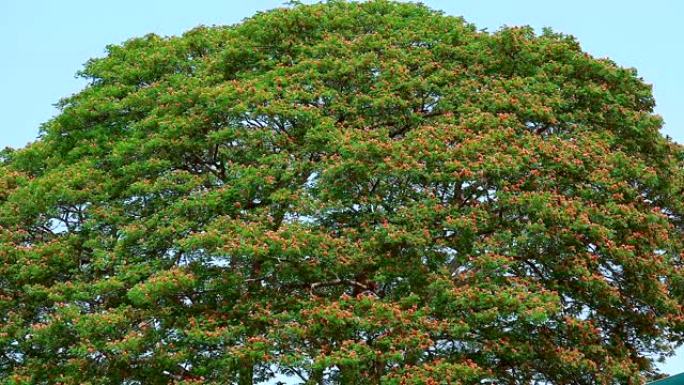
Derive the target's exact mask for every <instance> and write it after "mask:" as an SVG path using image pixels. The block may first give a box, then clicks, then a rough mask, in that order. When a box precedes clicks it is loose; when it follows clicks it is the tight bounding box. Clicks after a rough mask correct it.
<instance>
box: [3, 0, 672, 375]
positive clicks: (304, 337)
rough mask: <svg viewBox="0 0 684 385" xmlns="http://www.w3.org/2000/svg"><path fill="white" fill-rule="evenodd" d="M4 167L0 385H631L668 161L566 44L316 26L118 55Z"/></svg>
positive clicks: (661, 254)
mask: <svg viewBox="0 0 684 385" xmlns="http://www.w3.org/2000/svg"><path fill="white" fill-rule="evenodd" d="M80 75H81V76H84V77H86V78H87V79H89V80H90V82H89V85H88V86H87V87H86V88H85V89H84V90H82V91H81V92H79V93H78V94H75V95H73V96H71V97H68V98H66V99H63V100H62V101H61V102H60V108H61V112H60V113H59V115H58V116H56V117H55V118H53V119H52V120H50V121H49V122H47V123H46V124H45V125H44V126H43V127H42V131H41V135H40V138H39V139H37V140H36V141H35V142H33V143H32V144H30V145H28V146H27V147H25V148H22V149H18V150H6V151H4V152H3V153H2V155H1V156H0V162H1V163H0V383H2V384H92V385H96V384H167V383H175V384H193V383H206V384H240V385H243V384H253V383H259V382H261V381H265V380H267V379H269V378H274V377H278V378H283V376H288V377H290V381H295V382H296V383H302V384H387V385H390V384H415V385H418V384H479V383H482V382H492V383H498V384H529V383H554V384H618V383H620V384H623V383H624V384H626V383H629V384H637V383H639V382H640V381H642V378H643V376H649V375H654V374H655V373H656V370H655V369H654V365H653V362H654V361H653V360H654V359H655V358H658V357H659V356H661V355H667V354H671V352H672V348H673V347H674V346H676V345H677V344H679V343H681V341H682V337H684V310H683V305H682V304H683V303H684V272H683V270H682V266H683V262H682V259H683V257H684V253H683V251H684V244H683V243H684V236H683V235H684V222H683V218H682V214H683V213H684V201H683V199H682V196H683V195H682V193H683V186H684V172H683V171H682V170H683V169H684V167H683V166H684V151H683V150H682V147H681V146H679V145H677V144H675V143H673V142H672V141H671V140H669V139H667V138H664V137H663V136H662V135H661V134H660V133H659V129H660V127H661V125H662V120H661V118H660V117H658V116H657V115H655V114H654V113H653V106H654V100H653V97H652V94H651V87H650V86H648V85H646V84H644V82H643V81H642V80H641V79H640V78H638V76H637V74H636V72H635V71H634V70H632V69H624V68H621V67H619V66H617V65H616V64H615V63H613V62H611V61H610V60H607V59H595V58H593V57H591V56H589V55H588V54H586V53H584V52H583V51H582V50H581V49H580V46H579V44H578V43H577V42H576V41H575V40H574V38H572V37H570V36H565V35H562V34H558V33H554V32H551V31H550V30H545V31H544V32H543V33H542V34H541V35H536V34H535V33H534V31H533V30H532V29H531V28H503V29H501V30H499V31H498V32H496V33H486V32H483V31H478V30H477V29H476V28H475V27H474V26H473V25H471V24H468V23H466V22H464V21H463V20H462V19H461V18H456V17H450V16H445V15H443V14H441V13H439V12H436V11H433V10H430V9H428V8H427V7H425V6H422V5H417V4H405V3H393V2H388V1H369V2H363V3H347V2H342V1H329V2H327V3H323V4H317V5H296V4H295V5H292V6H290V7H287V8H281V9H277V10H273V11H270V12H265V13H259V14H257V15H255V16H254V17H252V18H250V19H247V20H245V21H243V22H242V23H240V24H237V25H233V26H228V27H211V28H208V27H200V28H196V29H193V30H191V31H189V32H187V33H185V34H184V35H182V36H180V37H169V38H161V37H158V36H155V35H147V36H145V37H142V38H136V39H132V40H129V41H127V42H125V43H124V44H122V45H111V46H108V47H107V55H106V57H103V58H98V59H93V60H90V61H89V62H88V63H87V64H86V65H85V68H84V69H83V70H82V72H81V73H80Z"/></svg>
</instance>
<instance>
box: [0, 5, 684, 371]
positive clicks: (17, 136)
mask: <svg viewBox="0 0 684 385" xmlns="http://www.w3.org/2000/svg"><path fill="white" fill-rule="evenodd" d="M283 2H284V0H251V1H247V0H241V1H227V0H194V1H181V0H164V1H162V0H117V1H92V0H61V1H58V0H53V1H50V0H0V47H1V49H2V56H1V57H0V148H2V147H5V146H12V147H20V146H23V145H25V144H26V143H27V142H29V141H32V140H34V139H35V138H36V135H37V132H38V127H39V125H40V124H41V123H42V122H45V121H46V120H48V119H49V118H50V117H51V116H53V115H54V114H55V112H56V110H55V109H54V108H53V106H52V105H53V104H54V103H55V102H57V101H58V100H59V99H60V98H61V97H64V96H68V95H70V94H72V93H75V92H77V91H78V90H79V89H81V88H82V87H83V86H84V84H85V83H84V82H83V80H79V79H75V78H74V74H75V73H76V71H77V70H79V69H80V68H81V65H82V64H83V63H84V62H85V61H86V60H88V59H89V58H91V57H97V56H102V55H103V53H104V47H105V45H107V44H111V43H120V42H122V41H124V40H126V39H128V38H130V37H135V36H141V35H144V34H146V33H149V32H154V33H157V34H160V35H177V34H180V33H182V32H183V31H185V30H188V29H190V28H192V27H194V26H197V25H199V24H204V25H213V24H232V23H236V22H239V21H240V20H242V19H243V18H244V17H247V16H250V15H252V14H253V13H255V12H256V11H258V10H266V9H270V8H274V7H277V6H280V5H282V4H283ZM423 3H425V4H427V5H429V6H430V7H432V8H435V9H441V10H443V11H445V12H446V13H447V14H450V15H460V16H464V17H465V18H466V20H468V21H469V22H472V23H475V24H476V25H477V26H478V27H479V28H487V29H488V30H490V31H494V30H496V29H498V28H499V27H500V26H502V25H531V26H533V27H535V28H537V30H541V28H542V27H545V26H549V27H551V28H553V29H554V30H556V31H559V32H564V33H567V34H572V35H574V36H576V37H577V38H578V39H579V41H580V42H581V44H582V46H583V48H584V49H585V50H586V51H588V52H589V53H591V54H592V55H594V56H597V57H610V58H611V59H613V60H615V61H616V62H617V63H618V64H620V65H623V66H626V67H636V68H637V69H638V70H639V74H640V75H641V76H642V77H643V78H644V79H645V80H646V81H647V82H648V83H651V84H654V93H655V97H656V101H657V107H656V110H657V112H658V113H659V114H661V115H662V116H663V117H664V118H665V122H666V125H665V127H664V128H663V133H664V134H666V135H669V136H671V137H672V138H673V139H674V140H675V141H677V142H679V143H684V75H683V73H684V66H683V62H684V30H683V29H682V25H681V24H682V16H684V1H681V0H649V1H643V0H626V1H625V0H573V1H549V0H517V1H513V0H456V1H449V0H427V1H423ZM661 367H662V369H663V371H665V372H666V373H677V372H683V371H684V349H682V350H680V353H679V355H678V357H675V358H671V359H670V360H668V362H667V363H666V364H664V365H662V366H661Z"/></svg>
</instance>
